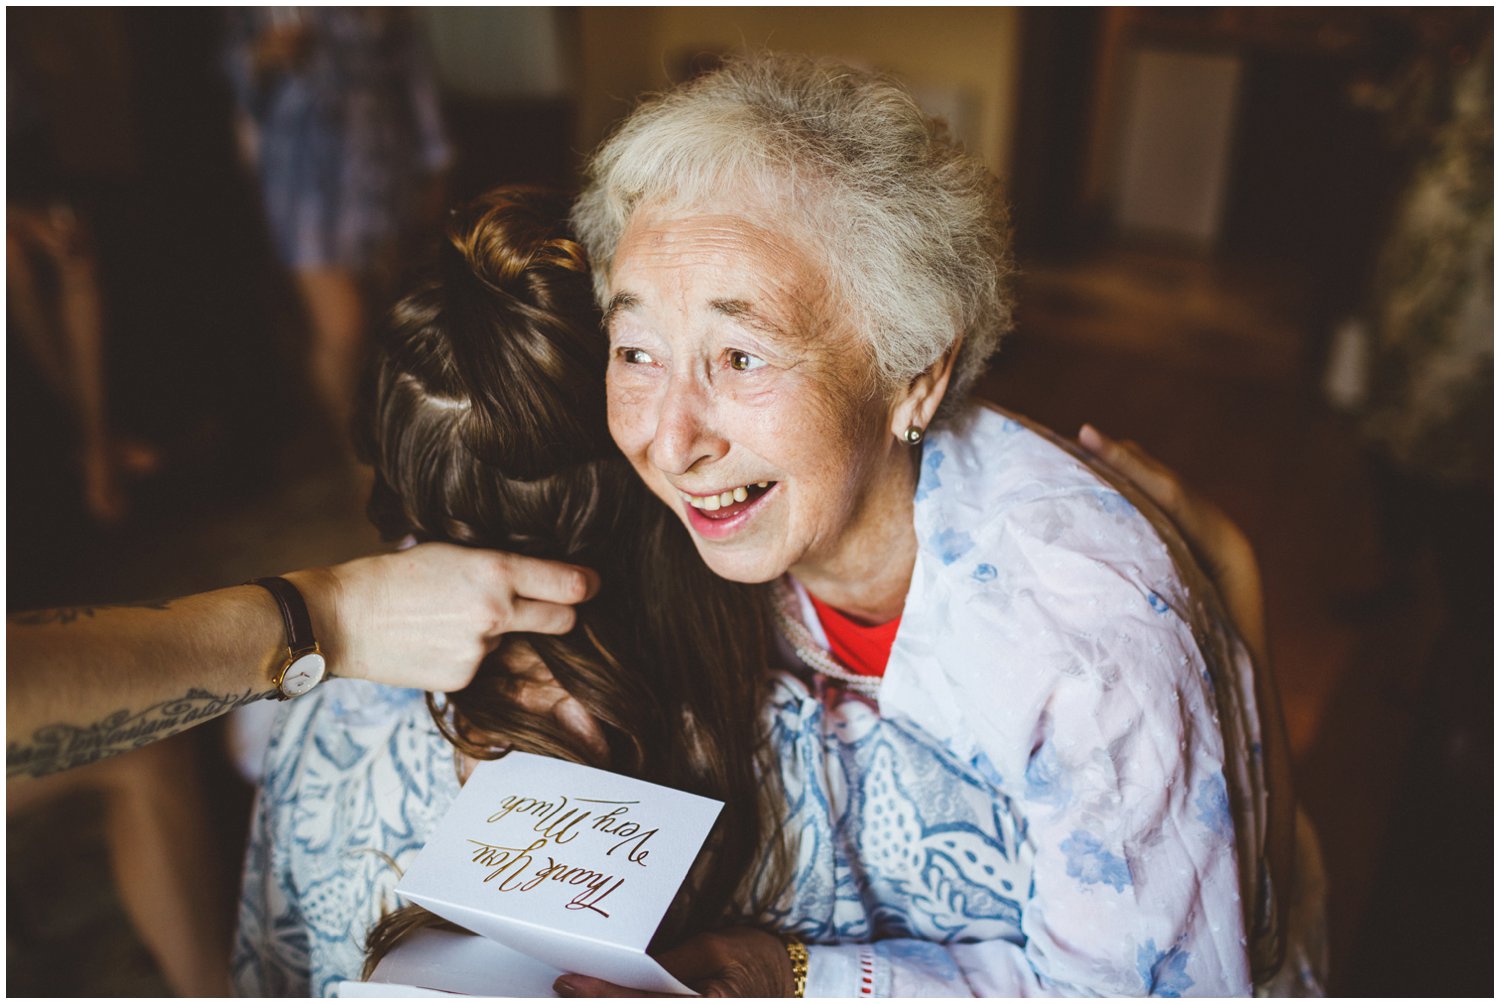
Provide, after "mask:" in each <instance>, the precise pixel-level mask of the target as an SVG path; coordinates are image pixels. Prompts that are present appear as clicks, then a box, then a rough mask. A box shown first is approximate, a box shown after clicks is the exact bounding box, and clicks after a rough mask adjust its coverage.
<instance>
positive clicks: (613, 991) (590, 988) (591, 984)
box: [552, 973, 680, 997]
mask: <svg viewBox="0 0 1500 1004" xmlns="http://www.w3.org/2000/svg"><path fill="white" fill-rule="evenodd" d="M552 989H553V990H555V991H556V992H557V996H559V997H674V996H680V995H677V994H659V993H651V992H649V991H646V990H631V989H630V988H629V987H622V986H619V985H618V984H615V983H610V982H608V981H606V980H600V979H595V978H594V977H592V976H581V975H579V974H578V973H568V974H567V975H564V976H559V977H558V978H557V980H556V981H555V982H554V983H553V984H552Z"/></svg>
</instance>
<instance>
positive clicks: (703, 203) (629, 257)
mask: <svg viewBox="0 0 1500 1004" xmlns="http://www.w3.org/2000/svg"><path fill="white" fill-rule="evenodd" d="M825 261H826V258H825V256H824V254H823V253H822V251H821V248H819V247H818V244H817V242H816V241H815V240H812V239H810V238H809V236H808V235H806V234H805V233H802V232H800V228H798V227H796V226H794V225H793V224H792V222H791V221H789V220H788V219H787V216H786V214H784V213H780V212H778V210H777V207H774V206H767V205H764V204H757V203H755V202H750V201H748V200H745V199H715V200H697V201H695V202H692V203H682V202H676V203H668V202H658V203H655V204H651V205H645V206H641V207H640V208H638V209H637V211H636V212H635V213H633V214H632V215H631V218H630V221H629V223H628V225H627V226H626V228H625V231H624V233H623V234H622V235H621V239H620V242H619V244H618V245H617V246H616V248H615V255H614V261H613V267H612V268H611V270H610V280H609V284H608V286H609V288H608V290H607V304H606V309H615V310H617V309H618V308H619V307H620V306H621V305H622V304H624V305H630V306H634V305H637V304H645V305H646V306H647V307H666V306H668V305H669V304H668V303H667V302H666V301H668V300H671V301H672V304H671V305H675V306H678V307H685V308H688V309H695V308H696V309H704V308H709V307H712V309H714V310H716V311H718V312H721V313H724V314H729V315H734V314H737V313H738V314H743V315H745V316H747V317H753V316H767V315H777V316H779V318H780V319H781V320H782V321H784V322H786V323H788V324H795V325H798V326H801V325H803V324H805V322H806V321H807V320H808V319H810V318H811V317H814V316H818V315H825V314H827V313H829V312H830V311H832V310H834V309H836V307H835V304H836V299H837V297H836V292H835V287H834V283H833V281H832V274H831V271H830V270H829V269H828V268H827V267H826V264H825Z"/></svg>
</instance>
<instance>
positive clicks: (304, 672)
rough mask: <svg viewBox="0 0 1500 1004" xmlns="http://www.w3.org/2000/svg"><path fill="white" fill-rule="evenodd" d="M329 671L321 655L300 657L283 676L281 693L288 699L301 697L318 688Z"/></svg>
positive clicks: (315, 653) (314, 654) (310, 653)
mask: <svg viewBox="0 0 1500 1004" xmlns="http://www.w3.org/2000/svg"><path fill="white" fill-rule="evenodd" d="M327 671H328V665H327V663H325V662H324V661H323V656H322V655H321V654H320V653H317V652H309V653H307V654H306V655H304V656H299V657H298V658H297V660H296V661H295V662H293V663H292V664H291V665H290V666H288V667H287V668H286V672H285V673H283V674H282V676H281V692H282V693H283V694H285V695H286V696H288V697H301V696H302V695H303V694H305V693H307V692H308V691H309V690H311V689H313V688H314V687H316V686H317V685H318V684H319V682H321V681H322V679H323V674H324V673H326V672H327Z"/></svg>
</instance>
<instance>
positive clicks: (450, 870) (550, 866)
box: [396, 753, 722, 994]
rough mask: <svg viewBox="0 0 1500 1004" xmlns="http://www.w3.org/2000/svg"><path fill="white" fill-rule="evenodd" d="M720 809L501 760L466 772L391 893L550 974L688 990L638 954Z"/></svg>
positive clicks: (525, 756)
mask: <svg viewBox="0 0 1500 1004" xmlns="http://www.w3.org/2000/svg"><path fill="white" fill-rule="evenodd" d="M720 808H722V803H720V802H716V801H713V800H712V799H707V798H702V797H699V796H697V795H690V794H688V793H686V792H681V791H674V790H673V789H671V788H664V787H662V786H660V785H656V784H649V783H647V782H645V781H638V780H635V779H634V778H629V777H623V776H621V775H619V774H611V773H608V772H607V771H602V770H595V769H593V768H592V767H583V766H579V765H578V764H573V763H567V762H565V761H562V760H553V759H550V758H548V757H541V756H535V755H533V754H530V753H511V754H509V755H507V756H505V757H504V758H502V759H500V760H495V761H491V762H487V763H482V764H480V765H479V766H478V767H476V768H475V770H474V773H473V774H471V775H470V776H469V780H468V781H467V782H466V783H465V784H464V786H463V789H462V790H461V791H460V792H459V795H458V798H457V799H456V800H455V801H454V803H453V805H452V807H451V808H449V810H448V813H447V815H445V816H444V817H443V819H442V821H441V822H440V823H439V824H438V826H437V829H436V830H435V831H434V832H433V834H432V836H431V837H430V838H428V841H427V845H426V846H425V847H424V848H423V849H422V852H421V853H420V854H418V855H417V858H416V860H415V861H414V862H413V863H412V865H411V867H410V868H408V869H407V871H406V874H405V876H404V877H403V878H402V879H401V881H400V882H399V883H398V884H397V886H396V892H397V893H399V894H401V895H402V896H405V897H406V898H407V899H409V900H411V901H412V902H414V903H418V904H420V905H422V906H424V907H426V908H427V909H428V910H431V911H432V912H433V913H435V914H437V915H438V916H440V917H443V918H445V919H447V920H451V921H452V922H453V923H455V924H458V925H459V926H461V927H465V928H467V929H469V930H471V931H474V932H476V933H478V934H482V935H484V936H485V937H487V938H490V939H492V940H494V941H497V942H499V943H500V944H502V945H505V946H507V947H509V948H512V949H514V950H516V951H518V952H521V953H522V954H524V955H527V956H529V957H530V958H532V959H535V960H536V961H538V962H541V963H544V964H546V965H548V966H551V967H553V968H554V969H557V970H558V971H560V972H567V973H582V974H583V975H585V976H594V977H597V978H599V979H604V980H609V981H610V982H611V983H617V984H619V985H620V986H624V987H631V988H633V989H637V990H649V991H656V992H661V993H677V994H684V993H692V990H691V989H690V988H688V987H687V986H685V985H683V984H682V983H680V982H679V981H678V980H677V979H676V978H674V977H673V976H672V975H671V974H670V973H668V972H667V971H666V970H665V969H663V968H662V967H661V966H660V965H659V964H657V962H656V961H655V960H654V959H652V958H651V957H650V956H649V955H647V954H646V946H647V944H648V943H650V941H651V936H652V935H653V934H655V933H656V928H657V926H658V925H659V924H660V923H661V919H662V916H663V915H664V914H665V913H666V910H667V907H668V906H669V905H670V904H671V902H672V897H673V896H675V895H676V894H677V890H678V887H680V886H681V885H682V881H683V879H684V878H686V877H687V873H688V870H689V869H690V868H691V867H692V864H693V860H694V859H695V858H696V857H697V855H698V850H699V848H700V847H701V846H702V845H703V841H704V840H705V839H706V838H707V837H708V833H709V830H710V829H711V828H712V827H713V823H714V820H715V819H716V818H718V815H719V810H720ZM439 989H442V988H439Z"/></svg>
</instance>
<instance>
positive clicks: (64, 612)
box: [5, 600, 172, 627]
mask: <svg viewBox="0 0 1500 1004" xmlns="http://www.w3.org/2000/svg"><path fill="white" fill-rule="evenodd" d="M171 607H172V601H171V600H143V601H141V602H140V603H110V604H107V605H102V606H93V607H58V608H56V609H55V610H23V611H21V612H20V613H13V614H6V615H5V620H6V622H7V623H10V624H19V625H21V626H22V627H38V626H41V625H43V624H72V623H73V622H74V621H76V620H80V619H81V618H85V617H93V616H94V614H96V613H98V612H99V611H101V610H169V609H171Z"/></svg>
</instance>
